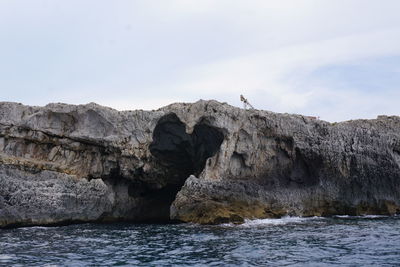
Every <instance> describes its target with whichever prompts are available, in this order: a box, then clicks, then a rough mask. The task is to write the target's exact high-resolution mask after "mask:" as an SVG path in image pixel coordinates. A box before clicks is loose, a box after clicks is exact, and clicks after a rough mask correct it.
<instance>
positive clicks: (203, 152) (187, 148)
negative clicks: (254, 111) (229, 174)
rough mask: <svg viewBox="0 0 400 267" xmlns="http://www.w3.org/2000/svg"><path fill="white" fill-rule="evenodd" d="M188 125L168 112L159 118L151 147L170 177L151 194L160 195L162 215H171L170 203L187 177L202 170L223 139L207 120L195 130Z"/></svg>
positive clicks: (151, 150)
mask: <svg viewBox="0 0 400 267" xmlns="http://www.w3.org/2000/svg"><path fill="white" fill-rule="evenodd" d="M185 128H186V127H185V124H184V123H183V122H182V121H181V120H180V119H179V118H178V116H177V115H176V114H174V113H171V114H168V115H165V116H164V117H162V118H161V119H160V120H159V121H158V123H157V125H156V127H155V129H154V133H153V142H152V143H151V145H150V147H149V148H150V153H151V154H152V155H153V156H154V158H155V159H156V161H157V163H158V164H160V166H162V168H163V169H164V175H165V178H166V179H167V181H168V184H167V186H165V187H164V188H162V189H160V190H158V191H157V192H155V191H154V192H151V193H150V195H149V197H150V196H153V197H156V198H157V201H156V202H157V206H158V207H159V209H160V211H159V214H160V215H161V214H163V216H162V217H163V218H165V217H166V216H168V219H169V208H170V205H171V204H172V202H173V201H174V199H175V197H176V194H177V193H178V192H179V190H180V189H181V187H182V186H183V184H184V183H185V180H186V179H187V178H188V177H189V176H190V175H192V174H193V175H196V176H198V175H199V174H200V173H201V172H202V171H203V169H204V167H205V164H206V161H207V159H208V158H210V157H212V156H214V155H215V154H216V153H217V152H218V150H219V149H220V146H221V144H222V142H223V140H224V135H223V134H222V132H221V131H220V130H219V129H218V128H216V127H212V126H210V125H208V124H206V123H205V122H204V121H201V122H199V123H198V124H197V125H195V127H194V130H193V132H192V134H187V133H186V130H185ZM152 201H155V200H152Z"/></svg>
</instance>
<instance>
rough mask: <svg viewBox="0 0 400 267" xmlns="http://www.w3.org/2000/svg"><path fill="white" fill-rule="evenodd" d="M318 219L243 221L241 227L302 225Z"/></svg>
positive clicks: (286, 218)
mask: <svg viewBox="0 0 400 267" xmlns="http://www.w3.org/2000/svg"><path fill="white" fill-rule="evenodd" d="M315 218H318V217H308V218H305V217H290V216H285V217H282V218H279V219H255V220H245V222H244V223H243V224H242V225H241V226H244V227H246V226H257V225H284V224H290V223H303V222H305V221H310V220H312V219H315Z"/></svg>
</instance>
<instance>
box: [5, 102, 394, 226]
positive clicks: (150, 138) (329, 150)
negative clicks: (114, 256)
mask: <svg viewBox="0 0 400 267" xmlns="http://www.w3.org/2000/svg"><path fill="white" fill-rule="evenodd" d="M398 212H400V118H399V117H395V116H394V117H387V116H380V117H378V118H377V119H375V120H356V121H348V122H342V123H337V124H331V123H328V122H325V121H319V120H314V119H311V118H308V117H304V116H301V115H290V114H277V113H272V112H267V111H259V110H243V109H239V108H235V107H232V106H229V105H227V104H222V103H219V102H216V101H202V100H201V101H198V102H196V103H193V104H183V103H177V104H172V105H169V106H167V107H164V108H161V109H159V110H157V111H141V110H138V111H117V110H114V109H110V108H107V107H102V106H99V105H97V104H93V103H90V104H87V105H79V106H74V105H66V104H49V105H47V106H45V107H30V106H24V105H21V104H17V103H8V102H3V103H0V226H11V225H35V224H59V223H70V222H86V221H117V220H118V221H120V220H129V221H137V222H143V221H145V222H153V221H155V222H168V221H170V220H177V221H185V222H199V223H220V222H228V221H233V222H241V221H243V220H244V219H246V218H267V217H279V216H283V215H297V216H329V215H334V214H350V215H359V214H396V213H398Z"/></svg>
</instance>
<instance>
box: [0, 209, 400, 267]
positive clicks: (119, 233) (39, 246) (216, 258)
mask: <svg viewBox="0 0 400 267" xmlns="http://www.w3.org/2000/svg"><path fill="white" fill-rule="evenodd" d="M0 265H2V266H22V265H26V266H37V265H39V266H65V265H68V266H84V265H91V266H93V265H94V266H112V265H114V266H177V265H181V266H282V265H286V266H288V265H298V266H302V265H304V266H330V265H343V266H400V218H399V217H381V216H366V217H349V216H338V217H334V218H293V217H286V218H282V219H265V220H253V221H247V222H246V223H244V224H241V225H233V224H223V225H214V226H204V225H196V224H164V225H162V224H78V225H69V226H59V227H24V228H16V229H0Z"/></svg>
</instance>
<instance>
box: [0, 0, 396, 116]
mask: <svg viewBox="0 0 400 267" xmlns="http://www.w3.org/2000/svg"><path fill="white" fill-rule="evenodd" d="M28 2H29V3H28ZM28 2H27V1H19V0H12V1H10V0H4V1H2V2H1V3H0V57H1V58H2V59H3V60H2V61H1V62H0V92H1V91H2V90H3V91H4V90H7V93H6V94H3V95H6V96H7V97H8V98H11V99H8V100H12V99H15V100H16V101H21V102H24V103H28V104H38V103H40V104H42V103H46V102H50V101H52V102H53V101H63V102H70V103H86V102H92V101H96V102H99V103H100V104H104V105H109V106H112V107H115V108H118V109H127V108H145V109H152V108H158V107H159V106H161V105H165V104H168V103H169V102H175V101H193V100H197V99H199V98H217V99H218V100H220V101H228V102H229V103H231V104H235V105H240V102H239V100H238V95H239V94H241V93H243V94H245V95H246V96H247V97H248V98H249V99H250V100H251V101H252V103H253V104H254V105H255V106H256V107H258V108H261V109H269V110H274V111H279V112H296V113H307V114H310V115H312V114H316V115H321V116H322V117H323V118H326V119H329V120H342V119H348V118H352V117H363V116H365V117H368V116H372V114H374V112H375V111H376V112H379V113H383V112H392V111H393V112H397V113H399V112H400V110H398V109H397V110H396V109H395V108H391V106H392V105H393V103H394V102H393V98H395V97H398V94H397V93H396V92H395V93H391V95H390V96H385V95H383V94H380V92H372V93H371V92H370V93H368V94H366V93H364V92H363V88H355V87H347V88H345V89H343V88H340V90H339V88H335V86H336V84H335V82H340V79H341V77H336V79H337V80H335V81H333V82H332V81H326V80H323V79H322V78H319V77H315V76H313V75H312V73H313V72H315V71H316V70H318V69H321V68H324V67H326V66H331V65H338V66H339V67H340V65H343V64H356V63H359V62H360V61H362V60H365V59H371V58H377V57H378V58H379V57H393V56H394V55H399V54H400V16H398V10H399V9H400V2H399V1H396V0H382V1H369V0H346V1H345V0H335V1H320V0H281V1H264V0H252V1H236V0H233V1H232V0H220V1H213V0H204V1H195V0H172V1H125V0H119V1H114V2H112V3H111V2H110V1H102V0H96V1H90V0H88V1H84V2H82V1H77V0H71V1H64V2H60V1H51V0H35V1H28ZM15 72H19V73H17V74H16V73H15ZM20 77H23V78H21V79H20ZM47 77H48V78H47ZM382 79H383V78H382ZM26 86H31V87H32V88H34V89H32V92H29V93H25V91H24V90H22V89H21V88H26ZM41 88H47V89H41ZM49 88H54V90H53V92H52V93H51V94H49V93H48V91H49V90H50V89H49ZM21 92H23V93H21ZM378 99H379V101H380V102H381V103H382V104H376V101H377V100H378ZM320 103H328V104H320ZM365 103H367V105H365ZM366 107H370V108H366ZM332 109H335V110H337V111H335V112H332ZM373 109H375V111H374V110H373ZM380 111H382V112H380Z"/></svg>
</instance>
